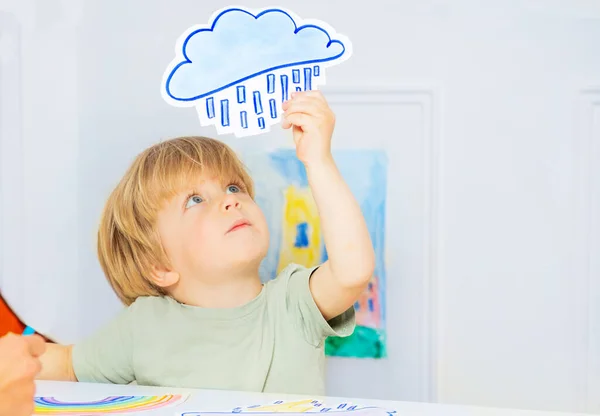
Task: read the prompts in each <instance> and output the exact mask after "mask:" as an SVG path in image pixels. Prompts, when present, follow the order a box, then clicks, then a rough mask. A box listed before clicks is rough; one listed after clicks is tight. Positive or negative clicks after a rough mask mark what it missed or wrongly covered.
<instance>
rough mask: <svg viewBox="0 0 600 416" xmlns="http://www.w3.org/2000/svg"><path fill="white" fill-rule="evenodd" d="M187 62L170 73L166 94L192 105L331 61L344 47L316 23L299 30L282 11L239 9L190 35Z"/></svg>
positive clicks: (186, 54) (183, 62)
mask: <svg viewBox="0 0 600 416" xmlns="http://www.w3.org/2000/svg"><path fill="white" fill-rule="evenodd" d="M182 49H183V50H182V53H183V57H184V60H183V61H182V62H179V63H178V64H177V65H176V66H175V67H174V68H173V70H172V71H171V72H170V73H169V76H168V77H167V80H166V85H165V90H166V92H167V94H168V95H169V97H171V98H172V99H174V100H177V101H194V100H197V99H200V98H203V97H207V96H209V95H212V94H214V93H216V92H218V91H221V90H223V89H226V88H229V87H231V86H232V85H235V84H237V83H240V82H243V81H245V80H248V79H250V78H253V77H255V76H257V75H261V74H264V73H267V72H270V71H273V70H276V69H280V68H285V67H291V66H297V65H308V64H311V63H318V62H327V61H333V60H336V59H339V58H341V57H342V56H343V55H344V53H345V52H346V47H345V46H344V44H343V43H342V41H340V40H335V39H331V37H330V35H329V34H328V33H327V31H326V30H325V29H324V28H322V27H319V26H317V25H315V24H310V25H303V26H300V27H298V26H297V25H296V22H295V21H294V19H293V18H292V17H291V16H290V15H289V14H288V13H287V12H285V11H283V10H280V9H267V10H264V11H262V12H260V13H258V14H257V15H254V14H252V13H250V12H248V11H246V10H243V9H239V8H232V9H227V10H225V11H223V12H221V13H219V14H218V15H217V17H216V18H215V19H214V21H213V23H212V26H211V27H210V28H203V29H198V30H195V31H193V32H191V33H190V34H189V35H188V36H187V37H186V39H185V41H184V42H183V45H182Z"/></svg>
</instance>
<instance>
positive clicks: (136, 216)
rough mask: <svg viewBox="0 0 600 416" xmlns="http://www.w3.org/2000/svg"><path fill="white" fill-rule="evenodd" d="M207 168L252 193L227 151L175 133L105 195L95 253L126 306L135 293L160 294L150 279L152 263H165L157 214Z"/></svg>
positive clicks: (217, 143) (214, 142) (202, 139)
mask: <svg viewBox="0 0 600 416" xmlns="http://www.w3.org/2000/svg"><path fill="white" fill-rule="evenodd" d="M207 172H209V173H210V174H211V175H215V176H217V177H218V178H219V179H220V180H221V181H223V183H224V185H227V184H229V183H231V182H236V183H239V184H240V185H241V186H242V187H243V188H245V189H244V191H245V192H247V193H248V194H249V195H250V196H251V197H252V198H254V185H253V183H252V179H251V178H250V176H249V175H248V173H247V172H246V169H245V167H244V166H243V164H242V162H241V161H240V160H239V159H238V157H237V156H236V154H235V153H234V152H233V150H232V149H231V148H230V147H229V146H227V145H226V144H224V143H222V142H220V141H217V140H214V139H210V138H206V137H179V138H175V139H172V140H168V141H164V142H161V143H159V144H156V145H154V146H152V147H150V148H148V149H146V150H145V151H144V152H142V153H141V154H139V155H138V156H137V157H136V159H135V160H134V162H133V164H132V165H131V166H130V167H129V169H128V170H127V172H126V173H125V176H124V177H123V178H122V179H121V181H120V182H119V183H118V185H117V187H116V188H115V189H114V190H113V192H112V193H111V194H110V196H109V198H108V201H107V202H106V205H105V207H104V211H103V213H102V217H101V220H100V227H99V231H98V258H99V260H100V265H101V266H102V269H103V270H104V274H105V275H106V278H107V279H108V281H109V283H110V285H111V286H112V288H113V290H114V291H115V293H116V294H117V296H119V298H120V299H121V301H122V302H123V303H125V304H126V305H130V304H132V303H133V302H134V301H135V299H136V298H137V297H139V296H164V295H166V292H165V290H164V289H163V288H161V287H158V286H157V285H155V284H154V283H153V282H152V280H151V279H150V274H151V272H152V270H153V267H169V259H168V258H167V256H166V254H165V251H164V249H163V247H162V244H161V241H160V236H159V234H158V231H157V228H156V219H157V214H158V212H159V210H160V209H161V208H162V207H163V206H164V204H165V202H166V201H168V200H169V199H171V198H172V197H174V196H175V195H176V194H178V193H180V192H182V191H185V190H187V188H190V187H191V188H193V187H194V185H196V184H197V182H198V178H199V176H200V175H201V174H202V173H207Z"/></svg>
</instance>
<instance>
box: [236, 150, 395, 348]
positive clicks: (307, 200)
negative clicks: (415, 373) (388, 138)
mask: <svg viewBox="0 0 600 416" xmlns="http://www.w3.org/2000/svg"><path fill="white" fill-rule="evenodd" d="M239 154H240V156H241V157H242V160H243V161H244V163H245V164H246V166H247V167H248V169H249V171H250V174H251V175H252V177H253V178H254V180H255V182H256V187H255V189H256V202H257V203H258V205H259V206H260V207H261V208H262V210H263V212H264V214H265V217H266V218H267V222H268V226H269V231H270V233H271V244H270V249H269V252H268V253H267V257H266V259H265V260H264V262H263V263H262V265H261V276H262V278H263V280H269V279H272V278H273V277H275V276H276V275H277V274H278V273H279V272H280V271H281V270H282V269H283V268H284V267H286V266H287V265H288V264H290V263H297V264H301V265H303V266H306V267H312V266H316V265H318V264H321V263H322V262H324V261H325V260H327V251H326V249H325V246H324V242H323V235H322V230H321V224H320V220H319V215H318V212H317V207H316V205H315V202H314V199H313V198H312V194H311V191H310V188H309V186H308V179H307V176H306V171H305V169H304V166H303V165H302V162H300V161H299V160H298V158H297V157H296V152H295V150H294V149H280V150H274V151H271V152H265V151H261V152H253V151H252V152H251V151H248V150H246V151H240V152H239ZM333 156H334V159H335V160H336V163H337V165H338V167H339V169H340V171H341V173H342V175H343V176H344V178H345V180H346V182H347V183H348V185H349V187H350V189H351V191H352V192H353V194H354V196H355V198H356V199H357V200H358V202H359V204H360V207H361V209H362V212H363V215H364V217H365V220H366V222H367V227H368V229H369V232H370V235H371V240H372V242H373V245H374V248H375V255H376V269H375V274H374V276H373V278H372V280H371V282H370V284H369V286H368V288H367V290H365V292H364V293H363V294H362V295H361V297H360V299H359V300H358V301H357V302H356V304H355V311H356V322H357V326H356V330H355V331H354V334H353V335H352V336H350V337H347V338H337V337H330V338H328V339H327V341H326V345H325V352H326V354H327V355H329V356H344V357H360V358H383V357H386V343H385V334H386V332H385V331H386V325H385V322H386V321H385V296H384V295H385V281H386V280H385V278H386V273H385V265H384V237H385V231H384V230H385V201H386V186H387V184H386V177H387V158H386V155H385V153H384V152H383V151H380V150H368V149H360V150H339V151H334V152H333Z"/></svg>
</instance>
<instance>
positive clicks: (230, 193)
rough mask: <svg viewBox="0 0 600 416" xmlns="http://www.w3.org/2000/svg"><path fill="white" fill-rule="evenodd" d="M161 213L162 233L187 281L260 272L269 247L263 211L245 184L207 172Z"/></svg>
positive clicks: (173, 265) (173, 261)
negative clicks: (213, 175) (228, 180)
mask: <svg viewBox="0 0 600 416" xmlns="http://www.w3.org/2000/svg"><path fill="white" fill-rule="evenodd" d="M193 185H195V186H194V188H193V189H189V190H188V191H186V192H182V193H180V194H179V195H177V196H176V197H174V198H173V199H172V200H170V201H168V202H167V203H166V204H165V206H164V207H163V209H162V210H161V211H160V212H159V213H158V231H159V233H160V238H161V242H162V244H163V247H164V249H165V251H166V254H167V256H168V257H169V260H170V262H171V268H172V271H175V272H177V273H178V274H179V276H180V278H181V279H187V278H188V276H189V277H191V278H196V279H212V280H215V279H216V280H221V279H228V278H231V277H235V276H236V275H239V274H245V273H246V272H252V271H254V273H256V271H257V270H258V267H259V265H260V262H261V261H262V259H263V258H264V257H265V255H266V253H267V250H268V245H269V231H268V227H267V223H266V220H265V218H264V215H263V213H262V211H261V209H260V208H259V207H258V205H257V204H256V203H255V202H254V200H253V199H252V198H251V197H250V195H248V194H247V193H246V191H245V190H244V188H243V186H242V185H241V184H236V183H231V184H229V183H222V182H221V181H220V180H219V179H218V178H214V177H210V176H205V175H202V176H201V177H200V178H198V182H197V183H196V184H193Z"/></svg>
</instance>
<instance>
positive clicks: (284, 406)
mask: <svg viewBox="0 0 600 416" xmlns="http://www.w3.org/2000/svg"><path fill="white" fill-rule="evenodd" d="M312 403H313V400H312V399H307V400H300V401H297V402H284V403H278V404H269V405H265V406H260V407H253V408H252V409H248V411H251V412H278V413H302V412H307V411H309V410H311V409H314V406H313V405H312Z"/></svg>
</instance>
